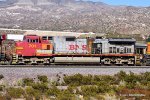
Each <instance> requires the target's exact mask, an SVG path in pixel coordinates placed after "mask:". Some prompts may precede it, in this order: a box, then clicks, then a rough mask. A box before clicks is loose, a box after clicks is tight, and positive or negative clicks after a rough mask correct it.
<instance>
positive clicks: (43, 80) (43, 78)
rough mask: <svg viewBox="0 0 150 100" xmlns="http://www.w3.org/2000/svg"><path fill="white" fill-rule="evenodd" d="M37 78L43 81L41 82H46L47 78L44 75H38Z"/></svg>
mask: <svg viewBox="0 0 150 100" xmlns="http://www.w3.org/2000/svg"><path fill="white" fill-rule="evenodd" d="M37 78H38V80H39V81H40V82H43V83H47V82H48V78H47V76H45V75H38V76H37Z"/></svg>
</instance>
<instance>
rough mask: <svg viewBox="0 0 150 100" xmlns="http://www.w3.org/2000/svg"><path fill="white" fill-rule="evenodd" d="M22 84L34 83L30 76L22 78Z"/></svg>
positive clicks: (29, 84)
mask: <svg viewBox="0 0 150 100" xmlns="http://www.w3.org/2000/svg"><path fill="white" fill-rule="evenodd" d="M22 82H23V86H31V85H32V84H33V83H34V80H33V79H32V78H24V79H22Z"/></svg>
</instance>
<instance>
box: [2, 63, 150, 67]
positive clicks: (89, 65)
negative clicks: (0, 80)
mask: <svg viewBox="0 0 150 100" xmlns="http://www.w3.org/2000/svg"><path fill="white" fill-rule="evenodd" d="M0 67H4V68H5V67H10V68H11V67H12V68H14V67H15V68H17V67H18V68H20V67H22V68H26V67H29V68H30V67H31V68H150V66H116V65H114V66H103V65H98V64H77V65H75V64H52V65H0Z"/></svg>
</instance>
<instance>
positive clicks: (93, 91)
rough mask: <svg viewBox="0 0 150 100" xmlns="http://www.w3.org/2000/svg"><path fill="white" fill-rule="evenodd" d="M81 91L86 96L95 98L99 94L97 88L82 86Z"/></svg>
mask: <svg viewBox="0 0 150 100" xmlns="http://www.w3.org/2000/svg"><path fill="white" fill-rule="evenodd" d="M81 90H82V94H83V95H84V96H95V95H96V94H97V93H99V90H98V87H97V86H81Z"/></svg>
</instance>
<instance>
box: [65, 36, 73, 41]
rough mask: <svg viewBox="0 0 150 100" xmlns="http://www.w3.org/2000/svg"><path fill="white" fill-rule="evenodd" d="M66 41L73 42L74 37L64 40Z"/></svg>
mask: <svg viewBox="0 0 150 100" xmlns="http://www.w3.org/2000/svg"><path fill="white" fill-rule="evenodd" d="M66 41H75V37H69V38H66Z"/></svg>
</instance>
